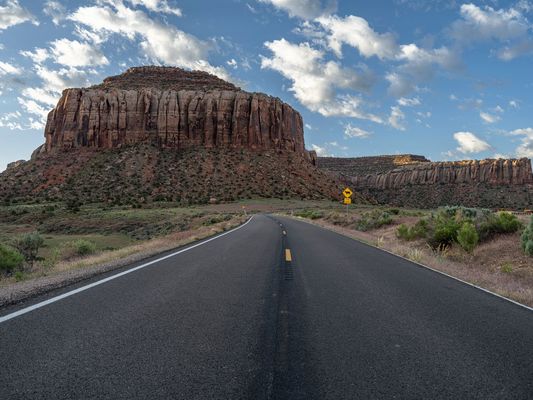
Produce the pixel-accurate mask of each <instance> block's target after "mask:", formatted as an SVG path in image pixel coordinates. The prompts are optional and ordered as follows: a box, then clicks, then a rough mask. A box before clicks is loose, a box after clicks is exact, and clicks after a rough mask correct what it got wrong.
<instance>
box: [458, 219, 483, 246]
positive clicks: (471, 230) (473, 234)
mask: <svg viewBox="0 0 533 400" xmlns="http://www.w3.org/2000/svg"><path fill="white" fill-rule="evenodd" d="M478 242H479V235H478V233H477V231H476V228H475V227H474V225H473V224H472V223H471V222H464V223H463V224H462V225H461V227H460V228H459V231H458V232H457V243H459V245H460V246H461V247H462V248H463V250H465V251H467V252H468V253H470V252H471V251H472V250H474V248H475V247H476V246H477V244H478Z"/></svg>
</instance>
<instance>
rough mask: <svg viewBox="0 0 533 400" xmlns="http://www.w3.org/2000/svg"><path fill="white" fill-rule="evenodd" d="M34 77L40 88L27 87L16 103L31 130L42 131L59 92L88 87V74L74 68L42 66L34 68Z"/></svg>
mask: <svg viewBox="0 0 533 400" xmlns="http://www.w3.org/2000/svg"><path fill="white" fill-rule="evenodd" d="M35 72H36V75H37V76H38V77H39V78H40V79H41V86H39V87H27V88H25V89H24V90H23V91H22V92H21V96H19V97H18V102H19V104H20V105H21V106H22V108H23V109H24V110H25V111H26V112H27V113H29V114H32V115H34V116H35V119H31V118H30V122H31V124H32V125H33V129H42V128H44V125H45V123H46V117H47V115H48V112H49V111H50V110H51V109H52V108H53V107H54V106H55V105H56V104H57V101H58V100H59V98H60V97H61V92H62V91H63V90H64V89H66V88H70V87H83V86H89V85H90V83H91V82H90V80H89V73H88V72H86V71H83V70H80V69H77V68H74V67H70V68H61V69H59V70H51V69H48V68H46V67H44V66H42V65H37V66H36V67H35Z"/></svg>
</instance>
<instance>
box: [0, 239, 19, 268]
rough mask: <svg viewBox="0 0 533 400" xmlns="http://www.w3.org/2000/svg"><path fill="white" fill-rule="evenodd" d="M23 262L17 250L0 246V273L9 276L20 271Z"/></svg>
mask: <svg viewBox="0 0 533 400" xmlns="http://www.w3.org/2000/svg"><path fill="white" fill-rule="evenodd" d="M23 262H24V257H23V256H22V254H20V253H19V252H18V251H17V250H15V249H13V248H11V247H8V246H5V245H3V244H0V273H3V274H11V273H12V272H13V271H15V270H17V269H20V268H21V267H22V263H23Z"/></svg>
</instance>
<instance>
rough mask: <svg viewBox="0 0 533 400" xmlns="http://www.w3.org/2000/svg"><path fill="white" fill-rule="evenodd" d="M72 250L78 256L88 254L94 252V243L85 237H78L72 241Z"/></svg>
mask: <svg viewBox="0 0 533 400" xmlns="http://www.w3.org/2000/svg"><path fill="white" fill-rule="evenodd" d="M74 250H75V251H76V254H77V255H79V256H88V255H89V254H93V253H95V252H96V245H95V244H94V243H93V242H90V241H88V240H85V239H78V240H76V241H75V242H74Z"/></svg>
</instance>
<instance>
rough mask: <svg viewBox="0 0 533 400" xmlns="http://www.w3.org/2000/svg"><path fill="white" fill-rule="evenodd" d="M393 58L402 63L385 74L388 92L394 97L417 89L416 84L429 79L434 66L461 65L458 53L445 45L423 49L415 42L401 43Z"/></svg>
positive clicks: (434, 70) (455, 68)
mask: <svg viewBox="0 0 533 400" xmlns="http://www.w3.org/2000/svg"><path fill="white" fill-rule="evenodd" d="M395 60H396V61H400V62H403V63H402V64H400V65H399V66H398V67H396V68H395V70H393V71H392V72H390V73H388V74H387V75H386V76H385V79H386V80H388V81H389V88H388V93H389V94H390V95H392V96H395V97H403V96H406V95H407V94H408V93H410V92H412V91H413V90H415V89H417V84H419V83H423V82H427V81H429V80H431V79H432V78H433V76H434V75H435V72H436V70H437V69H436V68H435V67H441V68H443V69H445V70H450V71H453V70H458V69H460V68H461V67H462V63H461V61H460V59H459V56H458V54H457V53H455V52H454V51H452V50H450V49H448V48H446V47H440V48H438V49H423V48H420V47H418V46H417V45H416V44H408V45H402V46H400V47H399V50H398V52H397V54H396V56H395Z"/></svg>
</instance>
